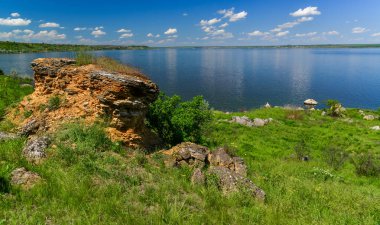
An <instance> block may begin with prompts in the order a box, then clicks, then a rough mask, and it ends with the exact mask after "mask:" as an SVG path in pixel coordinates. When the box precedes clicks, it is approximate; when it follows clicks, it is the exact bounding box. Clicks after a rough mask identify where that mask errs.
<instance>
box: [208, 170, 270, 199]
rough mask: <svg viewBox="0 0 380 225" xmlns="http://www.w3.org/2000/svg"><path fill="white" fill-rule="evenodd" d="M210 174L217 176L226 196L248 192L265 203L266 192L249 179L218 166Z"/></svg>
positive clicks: (209, 171)
mask: <svg viewBox="0 0 380 225" xmlns="http://www.w3.org/2000/svg"><path fill="white" fill-rule="evenodd" d="M207 173H208V174H211V175H216V176H217V177H218V179H219V187H220V188H221V190H222V191H223V192H224V193H225V194H229V193H233V192H239V191H240V190H242V189H243V190H247V191H248V192H249V193H250V194H251V195H252V197H254V198H256V199H258V200H260V201H264V200H265V192H264V191H263V190H262V189H260V188H259V187H257V186H256V185H255V184H254V183H253V182H252V181H251V180H249V179H248V178H246V177H244V176H242V175H240V174H238V173H236V172H234V171H231V170H229V169H228V168H225V167H221V166H217V167H211V168H210V169H209V170H208V171H207Z"/></svg>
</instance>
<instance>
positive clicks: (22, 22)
mask: <svg viewBox="0 0 380 225" xmlns="http://www.w3.org/2000/svg"><path fill="white" fill-rule="evenodd" d="M31 22H32V21H31V20H28V19H21V18H17V19H12V18H9V17H8V18H6V19H4V18H0V25H4V26H27V25H29V24H30V23H31Z"/></svg>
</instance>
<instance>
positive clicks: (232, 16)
mask: <svg viewBox="0 0 380 225" xmlns="http://www.w3.org/2000/svg"><path fill="white" fill-rule="evenodd" d="M218 13H219V14H222V15H223V18H229V21H230V22H236V21H239V20H242V19H245V18H246V17H247V15H248V13H247V12H246V11H241V12H239V13H235V8H231V9H223V10H219V11H218Z"/></svg>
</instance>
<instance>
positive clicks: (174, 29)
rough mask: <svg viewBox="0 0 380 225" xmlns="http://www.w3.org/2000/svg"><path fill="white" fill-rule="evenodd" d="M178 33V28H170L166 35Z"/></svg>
mask: <svg viewBox="0 0 380 225" xmlns="http://www.w3.org/2000/svg"><path fill="white" fill-rule="evenodd" d="M176 33H177V29H176V28H169V29H168V30H167V31H166V32H165V34H166V35H172V34H176Z"/></svg>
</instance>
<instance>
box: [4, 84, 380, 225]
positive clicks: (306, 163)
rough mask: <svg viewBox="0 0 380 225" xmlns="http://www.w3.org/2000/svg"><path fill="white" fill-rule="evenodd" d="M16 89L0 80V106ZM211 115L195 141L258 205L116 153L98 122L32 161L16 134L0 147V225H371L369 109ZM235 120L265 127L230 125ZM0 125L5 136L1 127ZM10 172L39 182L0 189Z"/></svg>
mask: <svg viewBox="0 0 380 225" xmlns="http://www.w3.org/2000/svg"><path fill="white" fill-rule="evenodd" d="M12 79H14V80H13V81H12ZM10 81H12V82H10ZM22 84H24V83H23V82H20V80H17V79H16V78H9V77H0V88H1V93H7V95H4V96H2V98H1V101H2V102H7V104H0V109H3V110H4V109H5V107H7V106H8V105H9V104H12V103H17V102H18V101H20V99H21V98H22V96H25V95H27V94H29V93H31V91H32V90H31V88H30V87H28V89H25V90H24V91H23V92H17V91H16V90H19V88H20V85H22ZM26 87H27V86H25V88H26ZM26 100H27V99H26ZM8 103H9V104H8ZM212 113H213V117H212V121H211V122H210V123H209V124H208V125H207V127H206V129H205V130H204V131H203V133H202V136H203V138H202V141H201V143H200V144H203V145H205V146H207V147H209V148H210V149H212V150H214V149H215V148H217V147H219V146H225V148H228V149H229V152H230V154H232V155H236V156H240V157H242V158H243V159H244V161H245V163H246V164H247V173H248V177H249V178H250V179H251V180H252V181H254V182H255V184H257V185H258V186H259V187H261V188H262V189H263V190H264V191H265V192H266V200H265V202H258V201H256V200H255V199H253V198H249V197H247V193H245V192H238V193H236V194H232V195H224V194H223V193H222V192H221V191H220V190H219V188H218V185H217V184H216V183H208V184H207V185H206V186H199V185H194V184H192V182H191V176H192V169H191V168H188V167H180V168H177V169H173V168H167V167H166V166H165V165H164V164H165V162H164V158H163V156H162V154H160V153H159V152H155V153H148V152H146V151H143V150H141V149H140V150H132V149H125V148H123V147H122V146H120V145H119V144H118V143H113V142H110V141H109V138H108V137H107V136H106V133H105V132H104V130H103V126H102V125H101V124H86V123H77V124H67V125H66V126H65V127H64V128H62V129H60V130H57V131H55V132H52V133H51V135H52V143H51V145H50V147H49V148H48V149H46V152H47V159H46V160H45V161H43V162H42V163H41V164H35V163H31V162H28V161H26V160H25V158H23V157H21V155H22V154H23V153H22V150H23V148H24V146H25V143H26V139H25V138H23V137H17V138H15V139H12V140H2V141H0V187H1V188H0V202H1V204H0V209H1V210H0V224H1V223H3V224H19V223H22V224H38V223H53V224H55V223H56V224H62V223H63V224H65V223H78V224H80V223H91V224H109V222H110V221H112V222H114V223H116V224H125V223H127V224H377V223H379V221H380V204H379V203H380V191H379V190H380V182H379V174H378V172H376V171H380V170H379V168H380V164H379V158H378V157H379V153H380V143H379V141H380V140H379V135H380V134H379V132H380V131H375V130H373V129H371V128H372V127H375V126H378V125H380V120H379V119H375V118H374V119H373V120H365V119H364V116H363V115H373V116H374V117H375V116H380V112H379V111H371V110H362V111H360V110H359V109H347V111H346V112H345V116H344V117H331V116H329V115H322V111H320V110H316V111H304V110H296V109H287V108H262V109H256V110H250V111H246V112H234V113H225V112H219V111H213V112H212ZM24 116H25V117H28V116H29V115H24ZM243 116H246V117H247V119H249V120H252V121H254V120H255V119H257V121H259V120H258V119H262V120H265V119H267V121H268V123H259V122H258V124H259V125H260V126H246V125H244V124H239V123H236V121H239V118H242V117H243ZM232 121H235V122H232ZM0 124H1V126H0V129H1V130H2V131H6V132H10V131H13V127H12V124H10V123H9V121H4V120H2V121H1V122H0ZM20 167H24V168H26V169H27V170H28V171H32V172H35V173H37V174H39V176H40V177H41V179H42V181H41V182H40V183H39V184H37V185H36V186H34V187H33V188H31V189H28V190H24V189H22V188H18V187H15V186H13V185H10V180H11V174H12V172H13V171H14V170H15V169H16V168H20Z"/></svg>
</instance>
